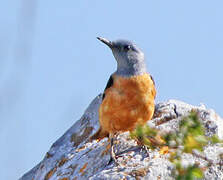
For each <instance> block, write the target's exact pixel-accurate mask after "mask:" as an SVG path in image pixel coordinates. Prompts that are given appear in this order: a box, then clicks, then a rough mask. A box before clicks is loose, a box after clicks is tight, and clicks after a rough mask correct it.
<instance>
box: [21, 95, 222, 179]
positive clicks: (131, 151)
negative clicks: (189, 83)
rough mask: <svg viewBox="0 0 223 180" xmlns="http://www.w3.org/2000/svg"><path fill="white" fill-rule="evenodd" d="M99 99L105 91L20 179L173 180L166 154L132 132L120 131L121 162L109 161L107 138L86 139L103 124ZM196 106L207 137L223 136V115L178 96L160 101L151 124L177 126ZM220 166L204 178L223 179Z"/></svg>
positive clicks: (210, 152) (210, 153)
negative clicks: (136, 138) (139, 142)
mask: <svg viewBox="0 0 223 180" xmlns="http://www.w3.org/2000/svg"><path fill="white" fill-rule="evenodd" d="M100 103H101V95H99V96H98V97H96V98H95V99H94V100H93V102H92V103H91V104H90V106H89V107H88V108H87V110H86V111H85V113H84V115H83V116H82V118H81V119H80V120H79V121H77V122H76V123H75V124H74V125H73V126H72V127H71V128H70V129H69V130H68V131H67V132H65V134H64V135H63V136H62V137H61V138H59V139H58V140H57V141H56V142H55V143H54V144H53V145H52V147H51V148H50V150H49V152H47V153H46V155H45V157H44V159H43V160H42V161H41V162H40V163H39V164H38V165H37V166H36V167H34V168H33V169H32V170H30V171H29V172H28V173H26V174H25V175H23V176H22V177H21V178H20V180H32V179H34V180H52V179H60V180H76V179H92V180H93V179H97V180H98V179H117V180H118V179H174V178H173V177H172V176H171V170H172V169H173V165H172V164H171V163H170V162H169V161H168V160H167V156H166V155H160V154H159V152H158V151H156V150H154V151H151V150H148V152H146V151H145V150H142V149H141V148H140V147H138V146H137V144H136V142H135V141H134V140H132V139H130V137H129V133H128V132H125V133H122V134H119V135H118V137H117V138H116V140H115V149H116V151H117V154H119V158H118V161H119V163H120V164H122V166H116V165H115V164H114V162H113V161H111V162H110V144H109V141H108V139H107V138H104V139H102V140H101V141H99V142H98V141H96V140H95V141H93V142H88V138H89V137H90V136H92V135H93V134H94V133H95V132H96V131H97V130H98V128H99V122H98V107H99V105H100ZM192 109H194V110H196V111H198V113H199V116H200V118H201V119H202V121H203V124H204V126H205V128H206V135H207V136H211V135H213V134H217V135H218V136H219V137H220V138H223V119H221V118H220V117H219V116H218V115H217V114H216V113H215V112H214V111H213V110H208V109H206V108H205V107H204V105H201V106H192V105H188V104H186V103H184V102H180V101H176V100H169V101H168V102H162V103H158V104H157V105H156V112H155V115H154V119H153V120H151V121H150V122H148V124H149V125H150V126H154V127H156V128H158V129H161V130H165V131H175V130H176V129H177V128H178V124H179V121H180V120H181V119H182V116H185V115H187V113H188V112H189V111H191V110H192ZM222 152H223V148H222V147H221V146H220V145H219V144H217V145H214V146H213V145H209V146H207V147H206V148H205V152H204V154H205V156H206V157H207V158H209V159H211V160H213V161H216V162H218V161H219V159H217V155H218V154H219V153H222ZM183 156H184V157H183V159H184V163H185V164H193V163H195V162H196V163H197V162H199V163H200V164H201V165H204V166H205V164H206V163H207V162H206V161H204V160H202V159H201V158H198V157H194V156H193V155H191V154H184V155H183ZM221 168H222V167H220V166H219V165H218V166H217V165H213V166H211V167H210V168H208V169H207V170H206V171H205V179H207V180H210V179H223V170H222V169H221Z"/></svg>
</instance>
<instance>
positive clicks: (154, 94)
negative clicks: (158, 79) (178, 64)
mask: <svg viewBox="0 0 223 180" xmlns="http://www.w3.org/2000/svg"><path fill="white" fill-rule="evenodd" d="M150 78H151V80H152V81H153V85H154V86H153V89H152V94H153V96H154V98H155V97H156V88H155V81H154V79H153V77H152V76H151V75H150Z"/></svg>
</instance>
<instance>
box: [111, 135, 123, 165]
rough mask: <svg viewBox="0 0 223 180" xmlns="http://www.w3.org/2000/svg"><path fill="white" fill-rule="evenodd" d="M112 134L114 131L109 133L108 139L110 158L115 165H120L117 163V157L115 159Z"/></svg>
mask: <svg viewBox="0 0 223 180" xmlns="http://www.w3.org/2000/svg"><path fill="white" fill-rule="evenodd" d="M114 136H115V134H114V133H110V134H109V139H110V143H111V160H113V161H114V162H115V164H116V165H119V166H121V165H120V164H119V163H118V159H117V156H116V154H115V149H114Z"/></svg>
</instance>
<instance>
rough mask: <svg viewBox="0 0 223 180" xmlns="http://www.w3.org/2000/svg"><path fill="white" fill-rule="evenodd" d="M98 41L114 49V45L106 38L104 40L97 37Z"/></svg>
mask: <svg viewBox="0 0 223 180" xmlns="http://www.w3.org/2000/svg"><path fill="white" fill-rule="evenodd" d="M97 39H98V40H100V41H101V42H103V43H105V44H106V45H107V46H108V47H110V48H112V47H113V45H112V42H111V41H109V40H107V39H105V38H102V37H97Z"/></svg>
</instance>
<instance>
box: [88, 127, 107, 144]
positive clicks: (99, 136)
mask: <svg viewBox="0 0 223 180" xmlns="http://www.w3.org/2000/svg"><path fill="white" fill-rule="evenodd" d="M104 137H109V133H108V132H106V131H103V130H102V128H101V127H100V129H99V130H98V131H97V132H96V133H95V134H94V135H92V136H91V137H90V141H93V140H96V139H97V140H101V139H103V138H104Z"/></svg>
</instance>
